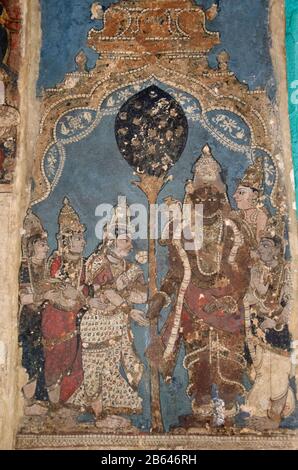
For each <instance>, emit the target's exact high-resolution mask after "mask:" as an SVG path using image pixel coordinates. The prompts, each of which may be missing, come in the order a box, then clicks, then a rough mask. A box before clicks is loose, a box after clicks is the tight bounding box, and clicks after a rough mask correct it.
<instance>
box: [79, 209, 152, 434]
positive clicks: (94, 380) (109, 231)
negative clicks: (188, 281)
mask: <svg viewBox="0 0 298 470" xmlns="http://www.w3.org/2000/svg"><path fill="white" fill-rule="evenodd" d="M123 209H124V208H123V207H121V206H118V207H117V209H116V210H115V212H114V216H113V218H112V221H111V222H110V223H109V224H108V226H107V227H106V229H105V234H104V241H103V244H102V245H101V246H100V247H99V248H98V249H97V250H96V251H95V252H94V254H92V255H91V256H90V257H89V259H88V261H87V267H86V269H87V281H88V284H90V285H92V290H93V297H90V298H89V309H88V311H87V312H86V313H85V315H84V316H83V318H82V321H81V327H80V334H81V338H82V344H83V369H84V381H83V384H82V386H81V387H80V389H79V390H78V391H77V393H76V394H75V396H74V398H73V400H71V401H72V402H73V403H74V404H77V405H81V406H82V405H83V406H85V407H86V409H87V408H90V409H91V411H92V412H93V414H94V415H95V418H96V419H97V420H98V422H101V425H102V426H104V425H107V426H108V427H111V426H112V422H113V423H114V424H115V426H117V423H118V424H119V426H121V425H123V419H122V421H121V423H120V422H119V418H118V419H117V416H119V415H121V414H137V413H140V412H141V411H142V399H141V397H140V396H139V395H138V391H137V387H138V385H139V383H140V380H141V378H142V374H143V364H142V363H141V362H140V360H139V358H138V357H137V354H136V352H135V349H134V344H133V334H132V331H131V328H130V320H131V319H134V320H136V321H137V322H138V323H139V324H140V325H143V326H145V325H148V320H147V319H146V318H145V317H144V315H143V313H142V312H141V311H140V310H137V309H134V308H133V304H142V303H145V302H146V300H147V287H146V285H145V281H144V276H143V271H142V269H141V268H140V267H139V266H138V265H137V264H135V263H131V262H129V261H127V260H126V258H127V256H128V255H129V253H130V252H131V250H132V240H131V233H130V231H129V228H128V227H129V226H128V225H127V224H126V223H122V222H121V220H122V219H121V217H120V216H121V211H123ZM119 213H120V214H119ZM121 368H122V370H124V372H125V377H124V376H123V375H122V373H121ZM129 423H130V421H129Z"/></svg>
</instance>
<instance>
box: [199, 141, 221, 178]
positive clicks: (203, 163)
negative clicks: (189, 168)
mask: <svg viewBox="0 0 298 470" xmlns="http://www.w3.org/2000/svg"><path fill="white" fill-rule="evenodd" d="M207 168H208V172H209V173H210V172H212V173H214V177H216V176H217V175H218V174H219V173H220V172H221V167H220V164H219V163H218V162H217V161H216V160H215V158H214V157H213V155H212V152H211V148H210V147H209V145H208V144H206V145H205V146H204V147H203V149H202V154H201V155H200V157H199V159H198V160H197V162H196V163H195V171H196V172H197V171H200V172H201V173H202V177H204V173H205V170H206V169H207Z"/></svg>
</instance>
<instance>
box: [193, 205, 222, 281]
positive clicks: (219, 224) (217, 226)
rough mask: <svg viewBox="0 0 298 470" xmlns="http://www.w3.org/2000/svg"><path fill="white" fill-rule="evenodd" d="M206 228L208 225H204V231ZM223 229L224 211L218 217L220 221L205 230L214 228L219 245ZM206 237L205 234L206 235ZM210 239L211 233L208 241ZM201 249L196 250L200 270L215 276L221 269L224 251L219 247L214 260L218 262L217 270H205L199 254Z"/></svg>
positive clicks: (202, 272) (215, 238)
mask: <svg viewBox="0 0 298 470" xmlns="http://www.w3.org/2000/svg"><path fill="white" fill-rule="evenodd" d="M204 229H206V226H203V232H204ZM223 229H224V221H223V217H222V213H221V212H220V213H219V217H218V222H217V223H215V224H213V225H211V227H208V229H207V230H205V231H206V232H208V231H211V230H212V232H213V236H214V238H213V239H214V241H216V242H217V246H219V245H220V244H221V242H222V235H223ZM216 230H218V233H217V234H216V233H215V234H214V232H215V231H216ZM204 238H205V236H204ZM209 240H210V235H209V236H208V241H209ZM199 251H200V250H196V258H197V266H198V270H199V272H200V273H201V274H202V275H203V276H214V275H215V274H218V273H219V270H220V265H221V260H222V251H221V249H219V250H218V249H217V252H216V259H215V260H213V263H215V264H216V268H215V270H212V271H205V269H203V268H202V259H201V258H200V256H199Z"/></svg>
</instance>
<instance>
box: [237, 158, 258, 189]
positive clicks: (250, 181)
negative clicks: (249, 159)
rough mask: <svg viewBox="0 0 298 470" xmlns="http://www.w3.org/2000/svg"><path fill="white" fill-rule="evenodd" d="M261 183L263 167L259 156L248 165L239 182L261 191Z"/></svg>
mask: <svg viewBox="0 0 298 470" xmlns="http://www.w3.org/2000/svg"><path fill="white" fill-rule="evenodd" d="M263 183H264V169H263V163H262V158H260V157H259V158H257V159H256V161H255V162H254V163H253V164H252V165H250V166H249V167H248V168H247V170H246V172H245V173H244V176H243V178H242V180H241V183H240V184H241V185H242V186H248V187H249V188H252V189H257V190H258V191H261V190H262V187H263Z"/></svg>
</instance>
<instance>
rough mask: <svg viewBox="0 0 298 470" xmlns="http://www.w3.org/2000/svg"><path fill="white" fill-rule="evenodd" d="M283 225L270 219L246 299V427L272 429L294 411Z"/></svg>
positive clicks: (288, 275)
mask: <svg viewBox="0 0 298 470" xmlns="http://www.w3.org/2000/svg"><path fill="white" fill-rule="evenodd" d="M280 227H282V224H281V223H280V222H278V221H277V220H275V219H273V220H272V222H271V224H270V226H269V227H268V229H267V230H266V232H264V233H263V235H262V236H261V239H260V242H259V247H258V255H259V260H258V261H257V262H256V264H255V265H254V266H253V268H252V269H251V280H250V285H249V289H248V292H247V294H246V296H245V299H244V303H245V310H246V314H245V315H246V334H247V343H248V347H249V351H250V354H251V357H252V360H253V366H254V368H255V374H256V377H255V382H254V384H253V387H252V389H251V390H250V392H249V394H248V397H247V403H246V409H247V411H249V412H250V414H251V418H250V419H249V425H250V426H255V427H257V428H258V429H261V430H262V429H275V428H277V427H279V425H280V422H281V420H282V418H283V417H287V416H289V415H290V414H291V413H292V412H293V411H294V408H295V399H294V396H293V391H292V389H291V388H290V386H289V379H290V376H291V360H290V350H291V336H290V332H289V326H288V323H289V319H290V314H291V304H292V289H291V287H292V286H291V273H290V266H289V264H288V263H287V262H286V261H285V260H284V257H283V235H284V230H280V231H279V228H280Z"/></svg>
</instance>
